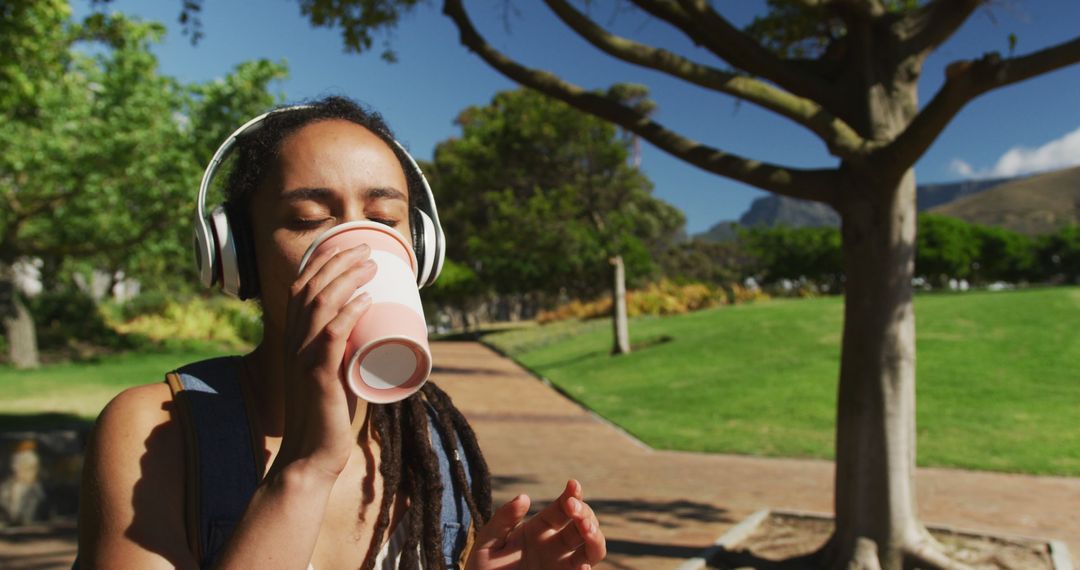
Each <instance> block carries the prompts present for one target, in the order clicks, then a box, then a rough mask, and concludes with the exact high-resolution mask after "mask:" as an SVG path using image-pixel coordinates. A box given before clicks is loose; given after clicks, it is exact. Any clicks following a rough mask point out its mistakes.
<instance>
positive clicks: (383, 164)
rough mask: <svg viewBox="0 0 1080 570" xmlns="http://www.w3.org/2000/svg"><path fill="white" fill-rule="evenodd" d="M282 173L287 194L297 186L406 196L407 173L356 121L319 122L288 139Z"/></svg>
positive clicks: (283, 150) (281, 151) (283, 148)
mask: <svg viewBox="0 0 1080 570" xmlns="http://www.w3.org/2000/svg"><path fill="white" fill-rule="evenodd" d="M277 170H278V175H279V178H280V181H281V183H282V188H281V190H282V191H285V190H288V189H289V188H290V187H295V186H298V185H301V186H318V187H325V188H333V189H337V190H341V191H346V190H365V189H367V188H370V187H374V186H380V187H391V188H395V189H397V190H399V191H401V192H403V193H407V182H406V178H405V173H404V171H403V170H402V169H401V163H400V162H399V161H398V158H397V155H395V154H394V151H393V150H391V148H390V146H389V145H388V144H387V143H385V142H384V141H383V140H382V139H380V138H379V137H378V136H376V135H375V134H374V133H372V132H371V131H369V130H368V129H366V128H364V127H362V126H360V125H358V124H356V123H353V122H351V121H344V120H324V121H318V122H314V123H310V124H308V125H305V126H303V127H301V128H300V129H298V130H297V131H296V132H294V133H292V134H290V135H289V136H287V137H285V139H284V140H282V141H281V147H280V149H279V153H278V160H277Z"/></svg>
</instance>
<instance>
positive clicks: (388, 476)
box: [225, 97, 491, 570]
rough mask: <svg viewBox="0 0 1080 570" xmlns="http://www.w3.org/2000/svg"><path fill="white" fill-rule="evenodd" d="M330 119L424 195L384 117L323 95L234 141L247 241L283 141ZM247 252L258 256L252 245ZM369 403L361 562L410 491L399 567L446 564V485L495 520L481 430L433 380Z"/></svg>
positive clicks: (233, 216) (478, 513)
mask: <svg viewBox="0 0 1080 570" xmlns="http://www.w3.org/2000/svg"><path fill="white" fill-rule="evenodd" d="M326 120H345V121H350V122H353V123H356V124H358V125H360V126H362V127H364V128H366V129H367V130H369V131H371V132H372V133H373V134H375V135H376V136H377V137H379V138H380V139H382V140H383V141H384V142H386V144H387V145H388V146H389V147H390V148H391V149H392V150H393V151H394V154H395V155H396V156H397V157H398V161H399V162H400V163H401V168H402V170H403V171H404V172H405V174H406V177H407V181H408V185H409V188H408V193H409V204H410V206H411V205H412V204H413V203H414V202H415V200H414V197H415V196H419V195H420V194H419V192H420V191H421V188H422V187H421V184H422V182H421V181H420V179H419V176H418V173H417V172H416V170H415V169H414V168H412V166H411V165H410V164H409V158H408V156H407V155H406V154H405V152H404V151H403V150H402V149H401V148H399V147H398V145H397V144H395V142H394V136H393V133H392V132H391V131H390V128H389V127H388V126H387V125H386V122H385V121H384V120H383V118H382V116H380V115H379V114H378V113H376V112H374V111H370V110H368V109H365V108H363V107H361V106H360V105H358V104H357V103H355V102H353V101H351V100H349V99H346V98H344V97H327V98H324V99H320V100H318V101H314V102H311V103H307V104H306V106H304V107H302V108H296V109H293V110H291V111H289V112H284V113H275V114H272V115H270V116H268V117H267V118H266V120H265V121H264V122H263V123H262V124H261V125H260V127H259V128H257V129H256V130H254V131H250V132H248V133H247V134H245V136H243V137H242V138H240V139H239V140H238V141H237V147H236V149H235V151H234V153H235V155H236V159H235V161H234V163H233V165H232V167H231V171H230V173H229V177H228V181H227V183H226V188H225V194H226V202H225V206H226V208H231V209H232V211H231V212H230V216H229V219H230V222H236V223H238V224H244V223H246V224H247V227H238V228H235V231H237V232H247V234H246V236H247V237H248V238H249V239H246V240H244V241H246V242H247V244H248V247H251V245H250V244H252V242H253V240H252V239H250V229H249V228H250V207H249V203H250V200H251V196H252V195H253V194H254V192H255V190H256V189H257V188H258V187H259V185H260V184H261V183H262V182H263V180H264V179H265V178H266V176H267V175H268V174H269V173H270V172H271V171H272V169H273V168H274V164H275V162H276V161H277V158H278V155H279V152H280V148H281V143H282V141H284V140H285V138H286V137H288V136H289V135H290V134H291V133H294V132H296V131H297V130H299V129H300V128H302V127H304V126H306V125H308V124H311V123H314V122H317V121H326ZM243 254H245V255H250V256H251V257H250V259H254V251H245V252H244V253H243ZM370 406H371V412H370V413H371V425H372V427H373V428H374V431H375V434H376V436H377V437H378V438H379V441H380V442H381V456H380V462H381V465H380V467H379V472H380V474H381V475H382V478H383V486H384V489H383V496H382V504H381V505H380V507H379V514H378V516H377V517H376V519H375V532H374V535H373V537H372V546H371V550H370V552H369V554H368V556H367V558H366V560H365V562H364V566H363V568H364V570H373V569H374V566H375V557H376V554H377V552H378V550H379V548H380V547H381V545H382V542H383V540H384V537H385V535H386V534H387V530H388V527H389V522H390V511H391V508H392V506H393V504H394V503H393V502H394V499H395V497H397V496H399V494H401V493H404V496H405V497H408V499H409V501H410V503H411V506H410V509H411V510H412V515H411V516H410V517H408V518H407V519H405V520H406V521H407V522H408V525H409V526H408V528H407V529H406V530H407V536H406V540H405V544H404V549H403V553H402V556H401V564H400V565H401V567H402V568H405V569H415V568H419V567H420V564H421V563H422V564H423V567H424V568H442V567H443V556H442V542H443V533H442V524H441V516H442V512H441V511H442V492H443V486H444V485H447V484H450V485H453V486H454V489H455V491H456V492H457V494H459V495H461V496H463V497H464V498H465V502H466V503H467V505H468V508H469V513H470V515H471V516H472V519H473V524H474V525H476V526H477V527H479V526H481V525H483V524H484V522H486V521H487V520H488V519H490V518H491V475H490V472H489V471H488V467H487V463H486V462H485V460H484V456H483V454H482V453H481V452H480V446H479V444H478V443H477V440H476V434H475V433H474V432H473V430H472V428H471V427H470V426H469V423H468V421H466V419H465V416H464V415H462V413H461V412H460V411H459V410H458V409H457V408H456V407H455V406H454V403H453V401H451V399H450V397H449V396H448V395H447V394H446V393H445V392H443V391H442V390H441V389H439V388H438V387H437V386H436V385H435V384H434V383H432V382H428V383H427V384H425V385H424V387H423V388H422V389H421V390H420V391H419V392H417V393H415V394H413V395H412V396H410V397H409V398H406V399H405V400H403V401H400V402H396V403H393V404H382V405H380V404H370ZM428 406H430V407H431V408H432V410H433V411H434V413H435V417H436V422H435V426H436V429H438V430H439V434H440V435H441V436H442V440H443V442H444V443H445V446H446V449H445V450H444V453H445V454H446V455H447V456H448V457H450V458H452V462H451V463H452V465H451V467H452V469H451V470H452V475H453V480H452V481H442V477H441V476H440V474H439V463H438V457H437V456H436V455H435V451H434V449H432V438H431V434H430V433H429V430H428V424H429V422H428ZM459 442H460V445H461V447H462V448H463V449H464V451H465V457H466V459H467V460H468V466H469V470H470V473H469V474H468V475H469V477H471V479H472V482H471V484H470V483H469V480H468V478H467V477H466V473H465V467H464V465H463V464H462V462H461V461H460V460H457V453H456V450H457V448H458V445H459Z"/></svg>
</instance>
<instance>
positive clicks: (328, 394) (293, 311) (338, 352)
mask: <svg viewBox="0 0 1080 570" xmlns="http://www.w3.org/2000/svg"><path fill="white" fill-rule="evenodd" d="M370 256H371V248H370V247H368V246H367V245H360V246H358V247H354V248H350V249H346V250H342V251H333V252H330V253H328V254H325V255H321V256H319V257H317V258H314V259H312V260H311V262H310V263H308V264H307V266H305V267H304V270H303V271H302V272H301V273H300V275H299V276H298V277H297V278H296V281H295V282H294V283H293V284H292V287H291V288H290V290H289V304H288V312H287V314H286V320H285V420H284V433H283V435H282V441H281V450H280V452H279V453H278V457H277V459H275V461H274V469H275V470H277V469H281V468H284V467H285V466H287V465H290V464H299V465H302V466H303V467H305V471H309V472H314V473H316V474H319V475H326V476H328V477H330V478H333V479H336V478H337V476H338V475H340V474H341V472H342V470H344V469H345V464H346V463H347V462H348V460H349V456H350V454H351V453H352V449H353V447H354V446H355V445H356V436H355V434H354V433H353V428H352V427H351V426H352V414H353V412H354V410H355V409H356V396H355V395H353V394H352V392H350V391H349V390H348V389H346V387H345V385H344V383H343V382H342V381H341V363H342V358H343V356H344V354H345V344H346V341H347V340H348V338H349V335H350V333H351V332H352V330H353V327H354V326H355V325H356V322H357V321H358V320H359V319H360V317H361V315H363V313H364V311H366V310H367V308H368V307H370V306H371V298H370V297H369V296H368V295H367V294H363V295H360V296H358V297H356V298H355V299H352V300H350V297H351V296H352V294H353V293H354V292H355V291H356V289H357V288H358V287H360V286H362V285H364V284H365V283H367V282H368V281H371V279H372V278H373V277H374V276H375V271H376V268H375V263H374V261H372V260H370V259H369V258H370Z"/></svg>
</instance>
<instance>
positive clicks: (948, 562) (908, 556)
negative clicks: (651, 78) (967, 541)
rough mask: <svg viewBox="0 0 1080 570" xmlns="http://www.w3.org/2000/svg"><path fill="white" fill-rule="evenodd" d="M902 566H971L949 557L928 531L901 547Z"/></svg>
mask: <svg viewBox="0 0 1080 570" xmlns="http://www.w3.org/2000/svg"><path fill="white" fill-rule="evenodd" d="M903 552H904V567H905V568H919V569H920V570H971V567H970V566H968V565H967V564H964V563H963V562H960V561H958V560H953V559H952V558H949V557H948V556H947V555H946V554H945V552H943V551H942V550H941V545H940V544H938V541H936V540H934V539H933V538H932V537H931V536H930V534H929V533H926V534H925V535H924V536H921V537H919V538H917V539H915V540H914V541H912V543H911V544H909V545H907V546H906V547H904V548H903Z"/></svg>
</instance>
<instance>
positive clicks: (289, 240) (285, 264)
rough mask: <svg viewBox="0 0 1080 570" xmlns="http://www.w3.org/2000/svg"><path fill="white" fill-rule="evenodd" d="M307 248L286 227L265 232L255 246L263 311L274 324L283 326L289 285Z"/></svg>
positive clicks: (293, 279)
mask: <svg viewBox="0 0 1080 570" xmlns="http://www.w3.org/2000/svg"><path fill="white" fill-rule="evenodd" d="M308 241H310V240H308ZM306 249H307V243H306V242H305V241H303V240H299V239H297V236H296V235H295V234H291V233H290V232H287V231H285V230H277V231H274V232H270V233H269V234H264V239H262V240H260V243H259V244H258V245H257V246H256V252H257V254H256V258H257V259H258V264H259V286H260V291H261V292H262V295H261V296H262V302H263V311H264V312H265V313H266V317H267V319H268V320H269V322H270V323H271V324H272V325H275V326H276V327H277V328H280V327H283V326H284V322H285V312H286V308H287V306H288V301H289V288H290V287H291V286H292V284H293V282H295V281H296V277H297V271H298V269H299V267H300V260H301V259H302V258H303V256H304V251H305V250H306Z"/></svg>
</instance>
